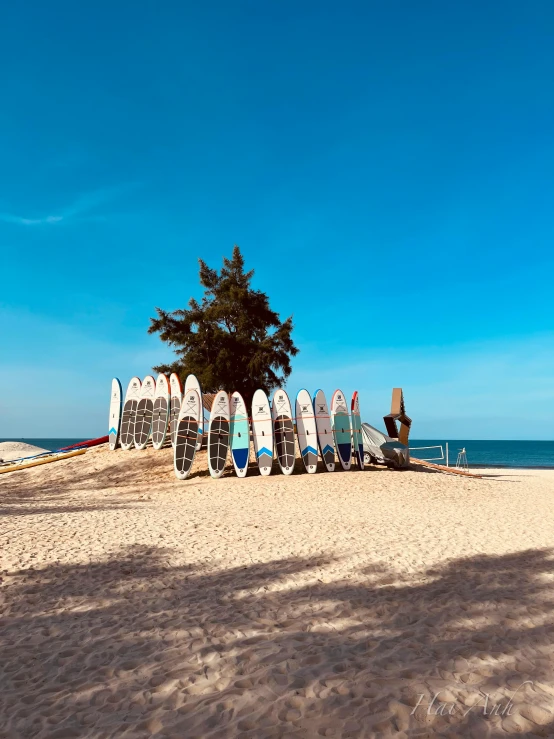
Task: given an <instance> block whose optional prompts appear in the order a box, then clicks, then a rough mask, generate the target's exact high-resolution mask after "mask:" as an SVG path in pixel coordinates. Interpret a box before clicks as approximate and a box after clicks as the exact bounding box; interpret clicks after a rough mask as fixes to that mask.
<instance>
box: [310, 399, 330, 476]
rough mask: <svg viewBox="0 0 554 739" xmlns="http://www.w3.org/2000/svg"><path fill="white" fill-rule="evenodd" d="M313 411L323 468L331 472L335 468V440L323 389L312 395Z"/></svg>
mask: <svg viewBox="0 0 554 739" xmlns="http://www.w3.org/2000/svg"><path fill="white" fill-rule="evenodd" d="M314 413H315V425H316V427H317V441H318V444H319V451H320V454H321V458H322V459H323V462H324V464H325V469H326V470H327V471H328V472H333V471H334V469H335V440H334V438H333V429H332V428H331V414H330V413H329V407H328V406H327V399H326V398H325V393H324V392H323V390H317V391H316V393H315V395H314Z"/></svg>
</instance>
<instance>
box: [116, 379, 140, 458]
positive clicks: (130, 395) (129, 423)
mask: <svg viewBox="0 0 554 739" xmlns="http://www.w3.org/2000/svg"><path fill="white" fill-rule="evenodd" d="M140 384H141V383H140V379H139V378H138V377H132V378H131V381H130V382H129V385H128V386H127V392H126V393H125V403H124V404H123V415H122V416H121V433H120V435H119V441H120V442H121V448H122V449H130V448H131V447H132V446H133V440H134V437H135V418H136V415H137V406H138V402H139V398H140Z"/></svg>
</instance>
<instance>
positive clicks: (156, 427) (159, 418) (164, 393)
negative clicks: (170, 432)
mask: <svg viewBox="0 0 554 739" xmlns="http://www.w3.org/2000/svg"><path fill="white" fill-rule="evenodd" d="M168 420H169V381H168V379H167V377H166V376H165V375H163V374H161V375H158V379H157V380H156V390H155V391H154V416H153V418H152V446H153V447H154V449H161V448H162V446H163V443H164V441H165V436H166V434H167V422H168Z"/></svg>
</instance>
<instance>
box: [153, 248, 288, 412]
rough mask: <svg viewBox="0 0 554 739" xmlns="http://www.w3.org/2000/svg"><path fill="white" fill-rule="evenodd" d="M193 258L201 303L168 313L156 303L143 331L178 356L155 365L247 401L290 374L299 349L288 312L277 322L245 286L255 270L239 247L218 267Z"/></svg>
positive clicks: (258, 294) (207, 389) (263, 298)
mask: <svg viewBox="0 0 554 739" xmlns="http://www.w3.org/2000/svg"><path fill="white" fill-rule="evenodd" d="M198 261H199V264H200V284H201V285H202V286H203V287H204V296H203V298H202V300H201V302H200V303H199V302H198V301H197V300H196V299H195V298H191V299H190V300H189V304H188V308H185V309H182V310H176V311H173V312H167V311H164V310H162V309H161V308H156V312H157V314H158V315H157V317H156V318H151V319H150V323H151V325H150V327H149V329H148V333H159V334H160V338H161V340H162V341H166V342H167V343H168V344H169V345H170V346H172V347H173V348H174V350H175V353H176V354H177V356H178V359H177V360H176V361H175V362H173V363H172V364H167V365H166V364H163V365H160V366H158V367H154V370H155V371H156V372H164V373H166V374H168V373H170V372H176V373H177V374H178V375H179V376H180V378H181V380H182V381H184V380H185V378H186V376H187V375H188V374H191V373H192V374H194V375H196V377H197V378H198V379H199V380H200V384H201V385H202V389H203V390H204V391H205V392H216V391H217V390H226V391H227V392H233V391H234V390H238V391H239V392H240V393H241V394H242V395H243V397H244V399H245V401H246V403H247V404H248V405H250V402H251V400H252V396H253V394H254V391H255V390H256V389H257V388H261V389H262V390H265V391H266V392H267V393H269V392H270V391H271V390H273V389H275V388H276V387H278V386H279V385H281V384H282V383H283V382H284V381H285V380H286V379H287V378H288V377H289V375H290V373H291V364H290V358H291V357H294V356H296V355H297V354H298V349H297V348H296V346H295V345H294V343H293V341H292V338H291V334H292V329H293V323H292V316H289V318H287V319H286V320H285V321H283V322H281V321H280V319H279V314H278V313H275V311H273V310H271V308H270V306H269V298H268V296H267V295H266V294H265V293H263V292H261V291H259V290H254V289H253V288H252V287H251V286H250V282H251V280H252V277H253V275H254V270H250V272H245V271H244V257H243V256H242V254H241V251H240V249H239V247H238V246H236V245H235V247H234V249H233V256H232V258H231V259H227V258H224V259H223V266H222V268H221V271H220V272H218V271H217V270H215V269H211V268H210V267H208V265H207V264H206V263H205V262H204V261H203V260H202V259H199V260H198Z"/></svg>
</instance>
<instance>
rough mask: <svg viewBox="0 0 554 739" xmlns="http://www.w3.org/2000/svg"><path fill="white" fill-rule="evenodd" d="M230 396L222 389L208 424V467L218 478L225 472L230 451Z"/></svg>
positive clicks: (212, 474) (217, 396)
mask: <svg viewBox="0 0 554 739" xmlns="http://www.w3.org/2000/svg"><path fill="white" fill-rule="evenodd" d="M230 415H231V414H230V410H229V396H228V395H227V393H226V392H225V390H220V391H219V392H218V393H217V395H216V396H215V398H214V402H213V403H212V410H211V412H210V422H209V425H208V469H209V470H210V475H211V476H212V477H215V478H218V477H221V475H222V474H223V473H224V472H225V465H226V463H227V454H228V453H229V421H230Z"/></svg>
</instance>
